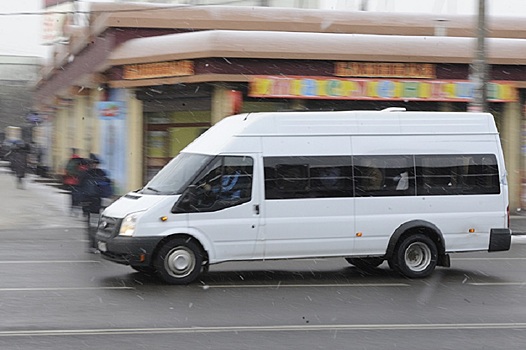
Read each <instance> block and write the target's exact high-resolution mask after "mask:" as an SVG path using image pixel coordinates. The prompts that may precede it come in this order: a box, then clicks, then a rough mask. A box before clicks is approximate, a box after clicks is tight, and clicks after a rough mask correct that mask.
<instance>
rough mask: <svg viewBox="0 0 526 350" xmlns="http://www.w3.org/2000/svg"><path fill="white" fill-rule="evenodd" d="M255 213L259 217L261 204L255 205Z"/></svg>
mask: <svg viewBox="0 0 526 350" xmlns="http://www.w3.org/2000/svg"><path fill="white" fill-rule="evenodd" d="M254 213H256V215H259V204H254Z"/></svg>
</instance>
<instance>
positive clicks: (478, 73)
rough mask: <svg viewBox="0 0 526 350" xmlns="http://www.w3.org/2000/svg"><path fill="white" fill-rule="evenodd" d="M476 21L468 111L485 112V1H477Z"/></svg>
mask: <svg viewBox="0 0 526 350" xmlns="http://www.w3.org/2000/svg"><path fill="white" fill-rule="evenodd" d="M478 3H479V10H478V21H477V49H476V51H475V58H474V60H473V63H472V64H471V72H470V80H471V82H472V83H473V99H472V100H471V102H470V104H469V107H468V110H469V111H471V112H486V111H487V88H486V85H487V74H486V43H485V40H486V0H479V1H478Z"/></svg>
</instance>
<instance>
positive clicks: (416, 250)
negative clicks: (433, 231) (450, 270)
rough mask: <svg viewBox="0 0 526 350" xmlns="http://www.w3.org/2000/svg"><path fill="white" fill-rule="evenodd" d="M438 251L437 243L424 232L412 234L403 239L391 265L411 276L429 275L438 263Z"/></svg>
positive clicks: (403, 273) (390, 262)
mask: <svg viewBox="0 0 526 350" xmlns="http://www.w3.org/2000/svg"><path fill="white" fill-rule="evenodd" d="M437 260H438V251H437V247H436V244H435V243H434V242H433V241H432V240H431V239H430V238H429V237H427V236H425V235H423V234H416V235H411V236H408V237H406V238H404V239H403V241H401V242H400V243H399V244H398V246H397V248H396V250H395V252H394V253H393V256H392V257H391V259H389V266H390V267H391V268H392V269H394V270H395V271H397V272H398V273H400V274H402V275H404V276H406V277H409V278H423V277H427V276H429V275H430V274H431V273H432V272H433V270H434V269H435V267H436V265H437Z"/></svg>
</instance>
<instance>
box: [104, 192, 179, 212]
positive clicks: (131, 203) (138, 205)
mask: <svg viewBox="0 0 526 350" xmlns="http://www.w3.org/2000/svg"><path fill="white" fill-rule="evenodd" d="M179 197H180V195H170V196H160V195H148V194H147V195H144V194H138V193H135V192H130V193H128V194H126V195H124V196H122V197H120V198H119V199H117V200H116V201H115V202H113V203H112V204H111V205H110V206H108V207H107V208H106V209H104V212H103V213H102V215H104V216H109V217H113V218H118V219H122V218H124V217H125V216H126V215H128V214H130V213H135V212H138V211H144V210H147V209H150V208H151V207H153V206H155V205H156V204H158V203H160V202H163V201H169V202H171V203H172V204H175V202H177V200H178V199H179Z"/></svg>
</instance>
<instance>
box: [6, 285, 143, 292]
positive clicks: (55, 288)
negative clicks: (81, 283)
mask: <svg viewBox="0 0 526 350" xmlns="http://www.w3.org/2000/svg"><path fill="white" fill-rule="evenodd" d="M130 289H135V288H134V287H124V286H123V287H36V288H0V292H47V291H68V290H130Z"/></svg>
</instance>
